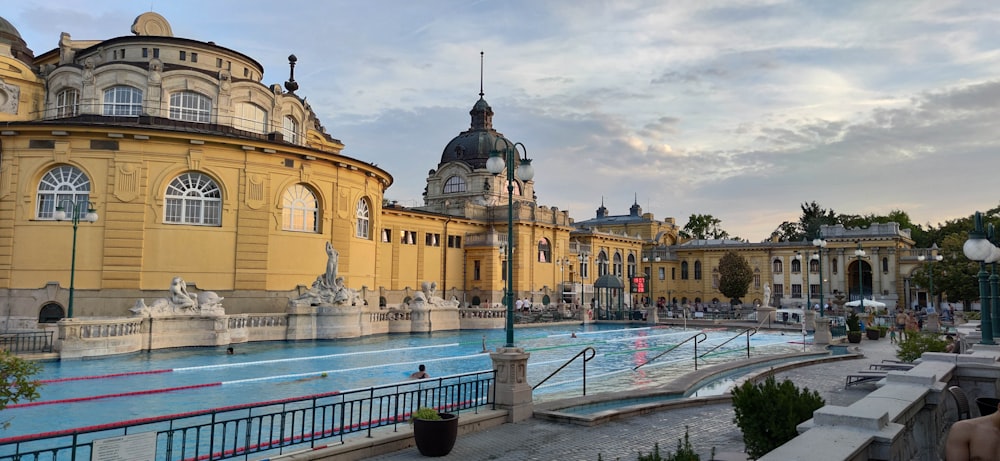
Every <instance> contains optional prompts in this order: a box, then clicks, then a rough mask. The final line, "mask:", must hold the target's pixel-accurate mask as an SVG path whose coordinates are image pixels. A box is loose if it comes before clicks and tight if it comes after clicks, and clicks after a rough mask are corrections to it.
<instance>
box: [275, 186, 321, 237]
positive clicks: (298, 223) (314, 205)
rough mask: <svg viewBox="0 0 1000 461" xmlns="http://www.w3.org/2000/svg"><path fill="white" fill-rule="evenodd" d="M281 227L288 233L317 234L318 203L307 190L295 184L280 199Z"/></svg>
mask: <svg viewBox="0 0 1000 461" xmlns="http://www.w3.org/2000/svg"><path fill="white" fill-rule="evenodd" d="M281 227H282V229H284V230H288V231H297V232H313V233H317V232H319V202H318V201H317V200H316V196H315V195H314V194H313V193H312V191H311V190H309V188H307V187H306V186H303V185H302V184H296V185H294V186H292V187H289V188H288V189H285V194H284V195H283V196H282V198H281Z"/></svg>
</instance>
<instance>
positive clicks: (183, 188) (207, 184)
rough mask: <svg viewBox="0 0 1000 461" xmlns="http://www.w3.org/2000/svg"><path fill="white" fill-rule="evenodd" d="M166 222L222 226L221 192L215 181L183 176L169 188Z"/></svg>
mask: <svg viewBox="0 0 1000 461" xmlns="http://www.w3.org/2000/svg"><path fill="white" fill-rule="evenodd" d="M163 221H164V222H167V223H171V224H197V225H202V226H221V225H222V191H221V190H220V189H219V186H218V185H216V184H215V181H213V180H212V178H209V177H208V176H206V175H203V174H201V173H194V172H191V173H184V174H181V175H180V176H177V177H176V178H174V180H173V181H170V185H169V186H167V193H166V203H165V206H164V207H163Z"/></svg>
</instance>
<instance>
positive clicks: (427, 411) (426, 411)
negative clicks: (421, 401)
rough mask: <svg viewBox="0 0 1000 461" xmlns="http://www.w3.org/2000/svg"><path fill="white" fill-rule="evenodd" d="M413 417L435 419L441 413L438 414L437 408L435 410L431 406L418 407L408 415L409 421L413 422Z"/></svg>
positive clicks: (439, 416) (437, 418)
mask: <svg viewBox="0 0 1000 461" xmlns="http://www.w3.org/2000/svg"><path fill="white" fill-rule="evenodd" d="M414 419H424V420H430V421H436V420H439V419H441V415H440V414H438V412H437V410H435V409H433V408H428V407H420V408H417V411H414V412H413V413H412V414H411V415H410V422H411V423H412V422H413V420H414Z"/></svg>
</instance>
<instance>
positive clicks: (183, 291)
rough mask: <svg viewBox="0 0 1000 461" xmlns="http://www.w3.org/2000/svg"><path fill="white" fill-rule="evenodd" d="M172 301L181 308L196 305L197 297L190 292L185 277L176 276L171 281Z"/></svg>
mask: <svg viewBox="0 0 1000 461" xmlns="http://www.w3.org/2000/svg"><path fill="white" fill-rule="evenodd" d="M170 302H171V303H173V304H174V307H177V308H179V309H186V308H189V307H194V306H195V298H194V296H191V295H190V294H189V293H188V291H187V283H184V279H182V278H180V277H174V278H173V280H171V281H170Z"/></svg>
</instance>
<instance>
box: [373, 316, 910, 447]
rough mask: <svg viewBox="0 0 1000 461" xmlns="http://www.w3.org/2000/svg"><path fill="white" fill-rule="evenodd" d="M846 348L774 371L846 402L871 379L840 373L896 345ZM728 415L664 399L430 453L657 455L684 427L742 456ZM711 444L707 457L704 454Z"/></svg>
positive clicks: (535, 422)
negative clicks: (649, 408)
mask: <svg viewBox="0 0 1000 461" xmlns="http://www.w3.org/2000/svg"><path fill="white" fill-rule="evenodd" d="M790 334H791V333H790ZM845 345H846V343H845ZM855 348H856V349H855ZM849 349H850V350H851V352H855V353H860V354H862V355H863V357H860V358H858V359H853V360H837V361H828V362H823V363H817V364H813V365H807V366H803V367H798V368H792V369H788V370H784V371H780V372H778V373H776V374H775V376H776V378H777V379H778V381H779V382H780V381H782V380H784V379H785V378H787V379H790V380H791V381H792V382H793V383H795V384H796V386H798V387H800V388H803V387H808V388H809V389H810V390H816V391H818V392H819V393H820V394H821V395H822V396H823V399H824V400H825V401H826V403H827V404H829V405H838V406H847V405H850V404H852V403H854V402H856V401H858V400H860V399H861V398H862V397H864V396H865V395H867V394H868V393H869V392H871V391H872V390H873V389H874V387H873V386H870V385H859V386H852V387H851V388H847V389H845V387H844V380H845V377H846V375H848V374H850V373H853V372H855V371H858V370H863V369H864V370H867V369H868V365H869V364H870V363H877V362H881V361H882V360H883V359H895V358H896V345H895V344H891V343H890V341H889V338H888V337H885V338H881V339H879V340H876V341H871V340H868V339H867V338H866V339H863V340H862V341H861V344H857V345H854V344H851V345H849ZM733 417H734V414H733V407H732V404H731V403H729V402H726V403H714V404H707V405H702V406H689V407H684V408H674V409H670V408H669V407H668V408H667V409H663V410H658V411H655V412H652V413H648V414H645V415H641V416H633V417H629V418H624V419H620V420H615V421H610V422H607V423H604V424H601V425H598V426H593V427H585V426H579V425H573V424H566V423H559V422H552V421H545V420H542V419H537V418H531V419H528V420H526V421H522V422H518V423H512V424H503V425H500V426H497V427H494V428H491V429H486V430H483V431H479V432H474V433H470V434H462V435H460V436H459V438H458V441H457V442H456V443H455V448H454V449H453V450H452V451H451V453H449V454H448V455H447V456H444V457H441V458H438V459H442V460H463V461H478V460H511V461H515V460H516V461H529V460H560V461H596V460H597V457H598V455H600V456H601V459H602V460H604V461H614V460H620V461H632V460H634V459H636V457H637V455H638V453H639V452H640V451H641V452H642V453H649V452H650V451H652V449H653V444H654V443H659V445H660V453H661V454H662V455H664V456H665V455H666V454H667V452H673V451H676V449H677V443H678V441H679V440H680V439H682V438H683V437H684V432H685V428H687V430H688V434H689V438H690V441H691V444H692V445H693V446H694V449H695V451H696V452H698V454H699V455H700V456H701V459H703V460H711V459H715V460H722V461H732V460H745V459H747V457H746V454H745V453H744V444H743V434H742V433H741V432H740V429H739V427H737V426H736V424H735V423H734V422H733ZM713 448H714V450H715V457H714V458H712V456H711V455H712V450H713ZM370 459H374V460H379V461H404V460H418V459H426V458H425V457H423V456H422V455H420V452H419V451H417V448H416V447H410V448H406V449H404V450H400V451H397V452H393V453H389V454H385V455H381V456H377V457H374V458H370ZM817 459H819V458H817Z"/></svg>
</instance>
